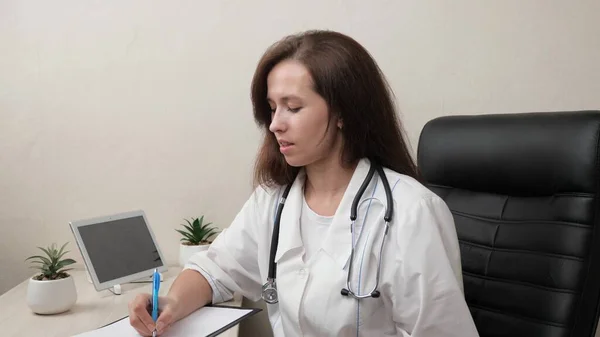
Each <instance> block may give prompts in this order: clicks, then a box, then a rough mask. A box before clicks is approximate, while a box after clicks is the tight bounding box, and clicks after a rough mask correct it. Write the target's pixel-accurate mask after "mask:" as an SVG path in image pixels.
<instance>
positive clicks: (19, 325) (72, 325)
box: [0, 266, 242, 337]
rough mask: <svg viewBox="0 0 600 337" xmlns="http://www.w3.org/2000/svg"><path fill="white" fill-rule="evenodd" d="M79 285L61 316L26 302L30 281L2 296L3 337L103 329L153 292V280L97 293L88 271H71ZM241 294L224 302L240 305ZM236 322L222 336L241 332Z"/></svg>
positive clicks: (171, 275) (56, 336)
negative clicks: (114, 291)
mask: <svg viewBox="0 0 600 337" xmlns="http://www.w3.org/2000/svg"><path fill="white" fill-rule="evenodd" d="M180 270H181V268H180V267H172V266H171V267H169V270H168V271H167V272H166V273H165V274H164V275H163V280H164V281H163V283H162V284H161V287H160V295H161V296H163V295H165V294H166V293H167V291H168V290H169V288H170V287H171V284H172V283H173V281H174V280H175V277H176V276H177V274H178V273H179V271H180ZM70 273H71V275H73V277H74V281H75V286H76V288H77V302H76V303H75V305H74V306H73V308H71V310H69V311H67V312H65V313H62V314H57V315H48V316H43V315H37V314H34V313H33V312H32V311H31V309H29V307H28V306H27V303H26V301H25V298H26V293H27V284H28V282H29V280H25V281H23V282H21V283H20V284H19V285H17V286H16V287H14V288H13V289H11V290H9V291H8V292H6V293H4V294H3V295H2V296H0V331H1V333H0V334H1V335H2V336H11V337H19V336H23V337H32V336H44V337H69V336H72V335H75V334H79V333H82V332H85V331H89V330H93V329H96V328H99V327H101V326H103V325H106V324H109V323H111V322H114V321H116V320H118V319H120V318H123V317H125V316H127V315H128V314H129V312H128V308H127V305H128V303H129V301H130V300H132V299H133V298H134V297H135V295H137V294H138V293H144V292H146V293H151V292H152V284H151V283H129V284H124V285H122V286H121V288H122V294H121V295H114V294H112V293H111V292H110V291H108V290H104V291H101V292H97V291H96V289H94V285H93V284H91V283H89V282H88V281H87V278H86V273H85V270H71V271H70ZM241 303H242V298H241V296H238V295H236V296H235V298H234V299H233V300H232V301H230V302H227V303H223V305H230V306H240V305H241ZM238 326H239V325H235V326H234V327H232V328H231V329H229V330H227V331H226V332H224V333H223V334H221V336H223V337H234V336H237V335H238Z"/></svg>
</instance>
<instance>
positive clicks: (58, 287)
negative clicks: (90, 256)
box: [25, 243, 77, 315]
mask: <svg viewBox="0 0 600 337" xmlns="http://www.w3.org/2000/svg"><path fill="white" fill-rule="evenodd" d="M66 245H67V243H65V244H64V245H63V246H62V247H60V249H57V248H56V245H55V244H52V245H51V246H50V247H47V248H41V247H37V248H39V249H40V250H42V251H43V252H44V255H34V256H30V257H28V258H27V259H25V261H28V260H31V261H32V262H31V263H33V264H34V265H33V266H32V268H35V269H39V270H40V273H38V274H35V275H34V276H32V277H31V278H30V279H29V284H28V286H27V305H28V306H29V308H31V310H32V311H33V312H35V313H37V314H45V315H48V314H58V313H62V312H65V311H67V310H69V309H71V307H72V306H73V305H74V304H75V302H76V301H77V291H76V289H75V282H74V281H73V276H71V275H69V273H67V271H69V270H71V269H72V268H65V267H66V266H69V265H71V264H73V263H75V260H73V259H63V256H64V255H65V254H66V253H68V251H65V250H64V249H65V246H66Z"/></svg>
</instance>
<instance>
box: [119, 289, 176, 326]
mask: <svg viewBox="0 0 600 337" xmlns="http://www.w3.org/2000/svg"><path fill="white" fill-rule="evenodd" d="M176 308H177V302H176V301H175V300H174V299H172V298H170V297H159V298H158V319H157V320H156V324H155V323H154V321H153V320H152V316H150V313H151V312H152V296H151V295H150V294H138V295H137V296H136V297H135V298H134V299H133V300H132V301H131V302H129V323H130V324H131V326H132V327H133V328H134V329H135V330H136V331H137V332H138V333H139V334H140V335H142V336H152V331H154V328H155V327H156V332H157V334H158V335H159V336H160V335H161V334H163V333H164V332H165V331H166V330H167V329H168V328H169V327H170V326H171V324H173V323H174V320H175V309H176Z"/></svg>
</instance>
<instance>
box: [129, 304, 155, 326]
mask: <svg viewBox="0 0 600 337" xmlns="http://www.w3.org/2000/svg"><path fill="white" fill-rule="evenodd" d="M133 313H134V315H135V316H136V317H137V319H139V320H140V322H141V323H142V324H143V325H145V326H146V329H148V331H150V332H151V331H152V330H154V321H153V320H152V317H150V314H149V313H148V301H147V300H146V299H140V300H138V301H136V302H135V304H134V306H133Z"/></svg>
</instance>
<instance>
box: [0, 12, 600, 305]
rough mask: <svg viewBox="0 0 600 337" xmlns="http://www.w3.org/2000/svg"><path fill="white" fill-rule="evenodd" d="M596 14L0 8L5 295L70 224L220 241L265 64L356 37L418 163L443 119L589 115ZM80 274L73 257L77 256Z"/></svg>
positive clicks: (598, 67)
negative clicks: (127, 220)
mask: <svg viewBox="0 0 600 337" xmlns="http://www.w3.org/2000/svg"><path fill="white" fill-rule="evenodd" d="M599 12H600V2H598V1H591V0H589V1H564V0H554V1H550V0H531V1H522V0H511V1H467V0H457V1H422V0H411V1H381V0H379V1H317V0H311V1H302V2H299V1H295V2H290V1H265V0H254V1H240V0H238V1H234V0H228V1H195V0H192V1H147V0H137V1H134V0H124V1H75V0H72V1H67V0H55V1H35V0H33V1H24V0H0V240H1V241H0V293H2V292H4V291H6V290H7V289H9V288H10V287H12V286H14V285H15V284H17V283H18V282H20V281H22V280H23V279H25V278H26V277H27V276H28V275H30V274H31V272H32V271H31V270H29V269H27V266H26V265H25V264H24V262H23V259H24V258H25V257H26V256H28V255H30V254H32V253H35V252H36V249H35V248H34V247H35V246H37V245H48V244H50V243H51V242H58V243H62V242H65V241H67V240H68V241H71V248H73V249H74V248H75V245H74V242H73V238H72V236H71V233H70V231H69V228H68V226H67V223H68V221H69V220H72V219H78V218H84V217H89V216H96V215H104V214H109V213H114V212H120V211H127V210H131V209H136V208H143V209H145V210H146V212H147V215H148V217H149V220H150V223H151V225H152V228H153V230H154V231H155V232H156V234H157V236H158V240H159V244H160V246H161V248H162V249H163V251H164V253H165V254H166V256H167V258H168V259H169V260H170V262H175V261H176V258H177V244H178V237H177V235H176V233H175V232H174V230H173V229H174V228H175V227H176V226H178V224H179V223H180V222H181V221H182V220H181V219H182V218H183V217H191V216H197V215H200V214H205V215H206V216H207V217H208V219H210V220H212V221H214V222H215V223H216V224H218V225H219V226H221V227H226V226H228V223H229V222H230V221H231V220H232V218H233V216H234V215H235V213H236V212H237V211H238V209H239V208H240V206H241V205H242V203H243V201H244V200H245V198H246V197H247V195H248V193H249V192H250V186H251V185H250V173H251V166H252V162H253V158H254V153H255V150H256V148H257V146H258V142H259V133H258V130H257V129H256V128H255V126H254V124H253V121H252V116H251V106H250V101H249V82H250V78H251V76H252V72H253V68H254V66H255V64H256V61H257V59H258V58H259V56H260V54H261V52H262V51H263V50H264V49H265V48H266V47H267V46H268V45H269V44H270V43H272V42H273V41H274V40H276V39H278V38H279V37H281V36H283V35H285V34H288V33H292V32H296V31H299V30H304V29H308V28H330V29H335V30H340V31H342V32H345V33H348V34H351V35H352V36H354V37H355V38H356V39H357V40H359V41H360V42H361V43H363V44H364V45H365V46H366V47H367V48H368V49H369V50H370V51H371V53H372V54H373V55H374V56H375V58H376V59H377V61H378V62H379V64H380V66H381V67H382V69H383V70H384V72H385V73H386V74H387V75H388V77H389V80H390V83H391V84H392V86H393V89H394V90H395V92H396V95H397V97H398V106H399V108H400V109H401V111H402V116H403V118H404V120H405V123H406V129H407V131H408V135H409V138H410V140H411V142H412V146H413V148H416V144H417V138H418V134H419V132H420V130H421V128H422V126H423V124H424V123H425V122H426V121H428V120H430V119H431V118H434V117H437V116H440V115H446V114H458V113H461V114H462V113H465V114H472V113H491V112H523V111H541V110H563V109H588V108H600V95H599V93H600V84H599V83H600V63H599V62H598V60H600V38H599V36H600V24H599V23H598V18H597V15H598V13H599ZM73 256H74V257H76V258H79V257H78V254H73Z"/></svg>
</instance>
